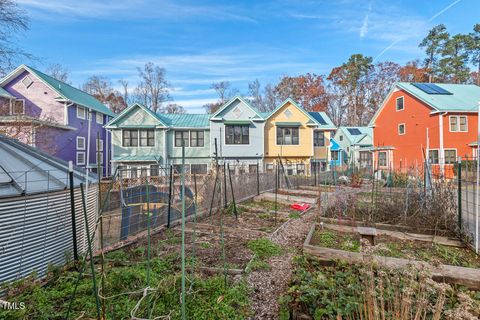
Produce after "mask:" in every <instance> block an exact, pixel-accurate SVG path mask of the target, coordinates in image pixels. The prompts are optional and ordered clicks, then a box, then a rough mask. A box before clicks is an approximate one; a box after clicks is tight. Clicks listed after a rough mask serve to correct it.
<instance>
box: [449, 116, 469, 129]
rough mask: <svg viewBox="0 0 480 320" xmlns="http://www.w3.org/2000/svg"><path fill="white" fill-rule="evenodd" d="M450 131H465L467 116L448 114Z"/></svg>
mask: <svg viewBox="0 0 480 320" xmlns="http://www.w3.org/2000/svg"><path fill="white" fill-rule="evenodd" d="M450 131H451V132H467V131H468V122H467V116H450Z"/></svg>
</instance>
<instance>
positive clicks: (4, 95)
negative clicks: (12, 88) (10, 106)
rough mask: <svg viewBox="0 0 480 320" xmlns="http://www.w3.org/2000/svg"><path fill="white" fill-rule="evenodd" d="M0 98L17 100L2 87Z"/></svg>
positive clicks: (0, 88)
mask: <svg viewBox="0 0 480 320" xmlns="http://www.w3.org/2000/svg"><path fill="white" fill-rule="evenodd" d="M0 97H4V98H8V99H14V98H15V96H13V95H12V94H10V92H8V91H7V90H5V89H3V88H2V87H0Z"/></svg>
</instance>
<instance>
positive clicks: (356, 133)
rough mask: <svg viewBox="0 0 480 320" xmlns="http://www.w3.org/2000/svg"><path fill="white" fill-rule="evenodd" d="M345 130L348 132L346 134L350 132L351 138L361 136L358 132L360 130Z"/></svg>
mask: <svg viewBox="0 0 480 320" xmlns="http://www.w3.org/2000/svg"><path fill="white" fill-rule="evenodd" d="M347 130H348V132H350V134H351V135H352V136H358V135H360V134H362V133H361V132H360V130H358V129H357V128H348V129H347Z"/></svg>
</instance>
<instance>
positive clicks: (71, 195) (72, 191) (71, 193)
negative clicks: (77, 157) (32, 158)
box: [68, 161, 78, 261]
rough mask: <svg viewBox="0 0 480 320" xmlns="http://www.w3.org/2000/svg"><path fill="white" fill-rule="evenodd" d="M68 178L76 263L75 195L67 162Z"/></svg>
mask: <svg viewBox="0 0 480 320" xmlns="http://www.w3.org/2000/svg"><path fill="white" fill-rule="evenodd" d="M68 178H69V181H70V210H71V212H72V238H73V259H74V260H75V261H78V249H77V223H76V221H75V195H74V190H73V162H72V161H69V162H68Z"/></svg>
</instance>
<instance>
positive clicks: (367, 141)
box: [338, 126, 373, 145]
mask: <svg viewBox="0 0 480 320" xmlns="http://www.w3.org/2000/svg"><path fill="white" fill-rule="evenodd" d="M348 129H357V130H358V131H360V134H357V135H353V134H352V133H351V132H350V131H349V130H348ZM338 130H341V131H342V132H343V135H344V136H345V137H346V138H347V139H348V141H350V143H351V145H371V144H372V136H373V129H372V128H370V127H344V126H341V127H339V128H338Z"/></svg>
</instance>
